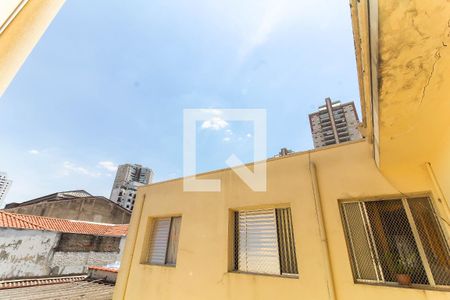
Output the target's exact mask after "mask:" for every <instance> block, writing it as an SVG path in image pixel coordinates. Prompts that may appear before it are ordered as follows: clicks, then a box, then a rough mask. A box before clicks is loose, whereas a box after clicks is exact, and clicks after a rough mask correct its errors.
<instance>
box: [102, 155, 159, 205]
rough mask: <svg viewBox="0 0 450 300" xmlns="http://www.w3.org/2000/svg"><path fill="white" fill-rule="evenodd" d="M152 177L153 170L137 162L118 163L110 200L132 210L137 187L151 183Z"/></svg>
mask: <svg viewBox="0 0 450 300" xmlns="http://www.w3.org/2000/svg"><path fill="white" fill-rule="evenodd" d="M152 179H153V171H152V169H150V168H145V167H142V166H141V165H137V164H134V165H132V164H124V165H120V166H119V168H118V169H117V173H116V179H115V180H114V184H113V187H112V190H111V197H110V199H111V201H113V202H115V203H117V204H119V205H120V206H122V207H125V208H126V209H128V210H133V207H134V201H135V199H136V191H137V188H138V187H139V186H141V185H144V184H148V183H151V182H152Z"/></svg>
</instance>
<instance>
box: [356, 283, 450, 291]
mask: <svg viewBox="0 0 450 300" xmlns="http://www.w3.org/2000/svg"><path fill="white" fill-rule="evenodd" d="M355 284H364V285H374V286H382V287H389V288H392V287H393V288H403V289H413V290H428V291H440V292H448V291H450V287H444V286H431V285H425V284H412V285H401V284H398V283H395V282H361V281H356V282H355Z"/></svg>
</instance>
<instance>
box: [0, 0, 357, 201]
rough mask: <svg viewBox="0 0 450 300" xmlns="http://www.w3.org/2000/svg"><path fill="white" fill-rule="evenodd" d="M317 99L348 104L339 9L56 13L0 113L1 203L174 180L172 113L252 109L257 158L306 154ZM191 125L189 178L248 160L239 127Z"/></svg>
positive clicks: (309, 5) (174, 4)
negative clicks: (260, 127) (137, 168)
mask: <svg viewBox="0 0 450 300" xmlns="http://www.w3.org/2000/svg"><path fill="white" fill-rule="evenodd" d="M328 96H329V97H331V98H333V99H336V100H341V101H357V102H358V101H359V99H358V89H357V78H356V67H355V58H354V47H353V40H352V31H351V21H350V8H349V5H348V2H347V1H344V0H342V1H341V0H335V1H325V0H320V1H305V0H246V1H242V0H227V1H211V0H209V1H208V0H204V1H199V0H155V1H146V0H144V1H140V0H134V1H129V2H127V4H126V5H125V3H124V2H123V1H106V0H103V1H100V0H98V1H91V0H68V1H67V2H66V4H65V5H64V6H63V8H62V10H61V11H60V13H59V14H58V16H57V17H56V18H55V20H54V21H53V23H52V24H51V25H50V27H49V29H48V30H47V32H46V33H45V35H44V36H43V37H42V39H41V40H40V42H39V44H38V45H37V46H36V47H35V49H34V50H33V52H32V53H31V55H30V56H29V57H28V59H27V61H26V62H25V64H24V65H23V67H22V69H21V70H20V71H19V73H18V74H17V76H16V78H15V79H14V81H13V82H12V84H11V85H10V87H9V88H8V90H7V91H6V93H5V94H4V95H3V96H2V98H1V99H0V120H1V124H2V126H0V141H1V145H0V171H6V172H7V173H8V175H9V177H10V178H11V179H12V180H13V184H12V187H11V190H10V192H9V194H8V196H7V198H6V202H14V201H24V200H28V199H31V198H33V197H37V196H40V195H44V194H47V193H52V192H56V191H61V190H69V189H85V190H87V191H89V192H91V193H93V194H97V195H105V196H109V192H110V188H111V185H112V181H113V179H114V170H115V167H116V166H117V164H121V163H126V162H130V163H140V164H143V165H145V166H148V167H151V168H153V169H154V171H155V180H156V181H161V180H166V179H170V178H175V177H180V176H181V175H182V172H183V170H182V155H183V153H182V141H183V140H182V132H183V127H182V122H183V109H185V108H217V109H221V108H263V109H266V110H267V128H268V131H267V143H268V144H267V149H268V153H267V155H268V156H273V155H275V154H276V153H277V152H278V151H279V149H280V148H281V147H288V148H290V149H293V150H296V151H299V150H306V149H310V148H312V147H313V146H312V139H311V134H310V129H309V123H308V113H309V112H311V111H313V110H315V109H316V108H317V107H318V106H319V105H321V104H322V102H323V101H324V98H325V97H328ZM202 125H204V124H198V128H199V135H198V137H197V138H198V141H197V148H198V158H197V165H198V166H197V169H198V171H199V172H203V171H208V170H213V169H217V168H223V167H225V162H224V161H225V160H226V158H227V157H228V156H229V155H230V154H232V153H236V154H237V155H238V156H239V157H240V159H241V160H243V161H251V160H252V145H253V141H252V138H253V135H252V131H253V128H252V126H251V124H247V123H246V122H225V123H221V122H220V121H219V122H215V123H214V124H210V125H211V126H202Z"/></svg>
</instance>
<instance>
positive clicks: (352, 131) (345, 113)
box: [309, 98, 362, 148]
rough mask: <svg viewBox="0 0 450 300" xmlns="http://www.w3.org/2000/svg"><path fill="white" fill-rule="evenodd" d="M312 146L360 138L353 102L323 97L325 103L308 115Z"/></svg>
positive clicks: (322, 145)
mask: <svg viewBox="0 0 450 300" xmlns="http://www.w3.org/2000/svg"><path fill="white" fill-rule="evenodd" d="M309 123H310V125H311V133H312V136H313V140H314V148H320V147H324V146H328V145H333V144H340V143H344V142H348V141H354V140H359V139H361V138H362V136H361V133H360V132H359V130H358V124H359V119H358V114H357V112H356V108H355V103H353V102H348V103H341V102H340V101H331V99H330V98H326V99H325V105H322V106H320V107H319V110H318V111H316V112H314V113H312V114H310V115H309Z"/></svg>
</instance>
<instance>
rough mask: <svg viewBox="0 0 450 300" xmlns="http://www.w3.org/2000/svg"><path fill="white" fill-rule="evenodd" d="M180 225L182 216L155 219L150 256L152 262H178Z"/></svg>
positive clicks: (166, 263) (149, 260)
mask: <svg viewBox="0 0 450 300" xmlns="http://www.w3.org/2000/svg"><path fill="white" fill-rule="evenodd" d="M180 226H181V217H171V218H160V219H155V220H154V223H153V232H152V236H151V241H150V251H149V257H148V262H149V263H150V264H155V265H175V264H176V262H177V251H178V240H179V236H180Z"/></svg>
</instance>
